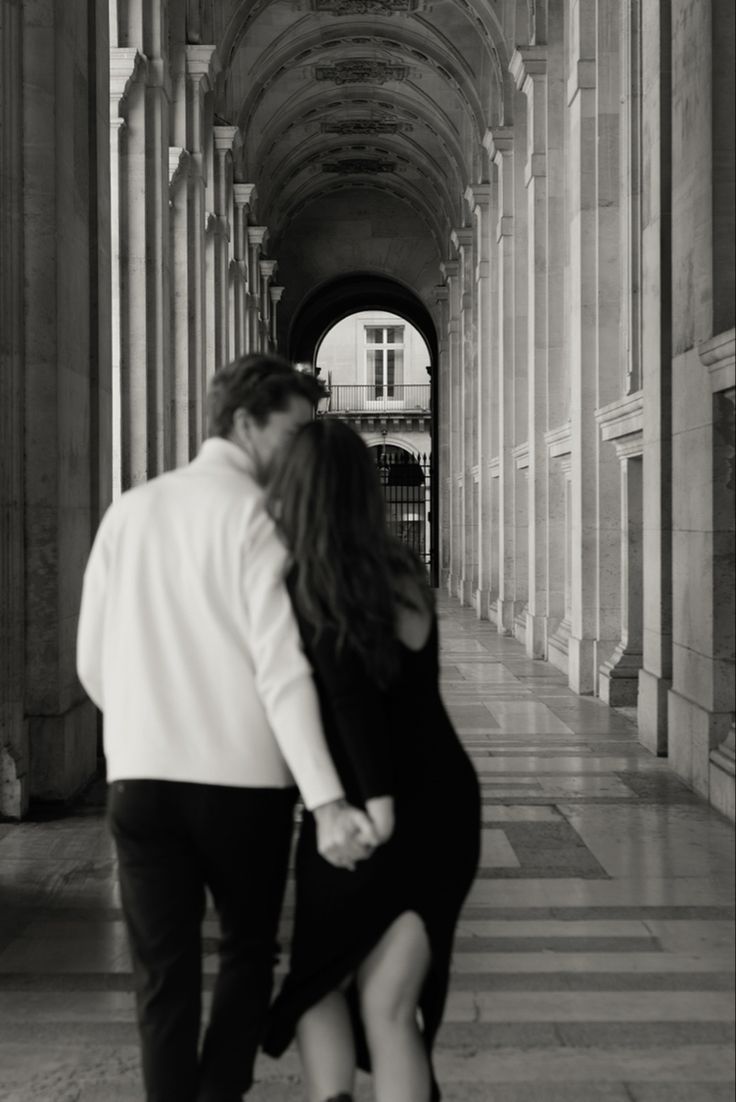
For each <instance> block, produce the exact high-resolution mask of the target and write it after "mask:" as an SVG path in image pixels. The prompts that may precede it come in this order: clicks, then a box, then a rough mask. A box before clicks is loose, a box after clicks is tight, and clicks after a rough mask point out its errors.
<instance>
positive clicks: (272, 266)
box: [258, 260, 279, 279]
mask: <svg viewBox="0 0 736 1102" xmlns="http://www.w3.org/2000/svg"><path fill="white" fill-rule="evenodd" d="M278 266H279V264H278V261H277V260H259V261H258V268H259V270H260V273H261V276H262V278H263V279H270V278H271V277H272V275H273V274H274V272H275V271H276V269H277V268H278Z"/></svg>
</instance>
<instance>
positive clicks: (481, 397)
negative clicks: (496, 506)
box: [465, 184, 493, 617]
mask: <svg viewBox="0 0 736 1102" xmlns="http://www.w3.org/2000/svg"><path fill="white" fill-rule="evenodd" d="M465 198H466V200H467V202H468V204H469V205H470V208H471V210H472V212H473V219H474V229H475V256H476V265H475V287H474V292H475V317H476V365H477V366H476V372H475V381H474V383H475V394H476V399H475V408H476V414H475V421H476V451H477V454H476V457H475V461H474V465H475V466H476V468H477V482H478V498H477V514H476V517H475V531H476V538H477V550H476V555H477V562H478V584H477V586H476V588H475V592H474V594H473V601H474V604H475V610H476V612H477V614H478V616H479V617H484V616H486V617H487V616H488V605H489V602H490V600H491V592H492V582H491V559H492V539H493V527H492V519H491V495H492V484H493V480H492V478H491V473H490V469H489V461H490V458H491V456H492V455H493V438H492V437H493V431H492V430H493V405H492V403H493V381H492V375H491V372H492V360H491V328H492V324H493V319H492V316H491V312H492V307H493V298H492V294H491V272H490V243H491V224H490V210H491V185H490V184H476V185H475V186H474V187H472V188H468V190H467V191H466V193H465Z"/></svg>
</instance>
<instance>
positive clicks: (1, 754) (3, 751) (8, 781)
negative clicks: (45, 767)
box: [0, 721, 31, 819]
mask: <svg viewBox="0 0 736 1102" xmlns="http://www.w3.org/2000/svg"><path fill="white" fill-rule="evenodd" d="M21 728H22V730H21V733H20V738H19V740H18V741H19V743H20V746H21V747H23V746H27V745H28V731H27V725H26V724H25V723H23V722H22V721H21ZM23 757H24V755H23V754H22V753H20V754H19V753H18V750H17V749H16V747H15V746H12V745H10V744H9V743H7V744H5V745H4V746H0V819H22V818H23V816H24V815H25V814H26V812H27V811H28V803H29V800H30V796H31V791H30V776H29V773H28V763H27V761H24V760H23Z"/></svg>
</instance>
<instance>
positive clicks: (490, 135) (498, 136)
mask: <svg viewBox="0 0 736 1102" xmlns="http://www.w3.org/2000/svg"><path fill="white" fill-rule="evenodd" d="M483 145H484V147H485V149H486V150H487V151H488V156H489V157H490V158H491V160H492V161H494V162H495V163H496V164H498V162H499V160H500V159H501V157H508V156H509V155H510V154H511V153H513V151H514V132H513V130H512V129H511V127H510V126H495V127H494V128H493V129H492V130H486V132H485V134H484V135H483Z"/></svg>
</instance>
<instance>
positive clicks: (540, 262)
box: [510, 46, 549, 658]
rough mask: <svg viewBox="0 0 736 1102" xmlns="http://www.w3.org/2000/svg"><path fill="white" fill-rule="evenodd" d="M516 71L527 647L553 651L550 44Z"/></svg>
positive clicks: (525, 56)
mask: <svg viewBox="0 0 736 1102" xmlns="http://www.w3.org/2000/svg"><path fill="white" fill-rule="evenodd" d="M510 68H511V73H512V76H513V77H514V79H515V81H516V86H517V88H519V89H520V90H521V91H522V92H523V93H524V95H525V96H526V99H527V150H526V153H527V159H526V165H525V170H524V183H525V185H526V193H527V234H528V237H527V241H528V251H527V271H528V276H527V293H528V296H529V308H528V333H527V356H528V361H527V401H528V412H527V418H528V420H527V439H528V445H527V463H528V483H527V487H528V492H529V500H528V590H527V592H528V608H527V613H526V625H525V644H526V651H527V654H529V655H530V656H532V657H535V658H543V657H546V655H547V615H546V614H547V593H548V585H549V582H548V577H547V563H548V552H547V510H548V500H547V498H548V485H547V446H546V444H545V439H544V434H545V431H546V429H547V423H548V415H547V380H548V371H549V363H548V341H549V322H548V306H547V289H548V285H547V279H548V272H547V265H548V234H549V226H548V218H547V204H548V199H547V126H548V107H547V51H546V48H545V47H544V46H526V47H523V48H521V49H517V50H516V52H515V53H514V55H513V57H512V59H511V65H510Z"/></svg>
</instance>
